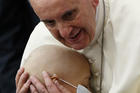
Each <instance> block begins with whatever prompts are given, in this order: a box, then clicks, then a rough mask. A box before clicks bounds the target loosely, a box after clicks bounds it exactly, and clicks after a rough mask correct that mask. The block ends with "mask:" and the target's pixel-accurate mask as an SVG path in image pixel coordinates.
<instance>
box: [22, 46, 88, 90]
mask: <svg viewBox="0 0 140 93" xmlns="http://www.w3.org/2000/svg"><path fill="white" fill-rule="evenodd" d="M23 67H24V68H25V71H26V72H28V73H29V74H30V75H34V76H36V77H37V78H38V79H39V80H40V81H41V82H42V83H43V84H44V79H43V77H42V71H46V72H49V73H50V75H51V76H52V75H53V74H56V75H57V77H58V78H60V79H63V80H65V81H67V82H69V83H71V84H72V85H74V86H77V85H78V84H81V85H84V86H86V87H88V88H89V77H90V68H89V63H88V61H87V59H86V58H85V57H84V56H83V55H82V54H80V53H77V52H76V51H73V50H70V49H67V48H64V47H60V46H55V45H45V46H41V47H39V48H37V49H35V50H34V51H33V52H32V53H31V54H30V56H29V57H28V58H27V60H26V62H25V63H24V65H23ZM57 81H58V82H59V83H60V84H61V85H63V86H64V87H65V88H67V89H68V90H70V91H71V92H72V93H76V88H74V87H72V86H70V85H68V84H66V83H64V82H62V81H60V80H57ZM54 82H55V81H54Z"/></svg>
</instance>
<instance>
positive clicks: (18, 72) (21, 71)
mask: <svg viewBox="0 0 140 93" xmlns="http://www.w3.org/2000/svg"><path fill="white" fill-rule="evenodd" d="M23 72H24V68H20V69H19V70H18V71H17V74H16V87H17V85H18V82H19V79H20V77H21V75H22V73H23Z"/></svg>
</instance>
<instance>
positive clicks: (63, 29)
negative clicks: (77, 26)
mask: <svg viewBox="0 0 140 93" xmlns="http://www.w3.org/2000/svg"><path fill="white" fill-rule="evenodd" d="M71 32H72V27H71V26H65V27H63V26H61V27H59V33H60V35H61V37H63V38H68V37H69V36H70V34H71Z"/></svg>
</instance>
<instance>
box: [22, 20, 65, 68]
mask: <svg viewBox="0 0 140 93" xmlns="http://www.w3.org/2000/svg"><path fill="white" fill-rule="evenodd" d="M44 44H55V45H60V46H63V45H62V44H61V43H60V42H59V41H57V40H56V39H55V38H54V37H53V36H52V35H51V33H50V32H49V31H48V29H47V28H46V26H45V25H44V23H43V22H40V23H39V24H38V25H37V26H36V27H35V29H34V30H33V32H32V34H31V35H30V38H29V40H28V43H27V45H26V48H25V50H24V54H23V57H22V61H21V66H22V64H23V63H24V61H25V60H26V58H27V57H28V56H29V54H30V53H31V52H32V51H33V50H34V49H35V48H37V47H39V46H42V45H44Z"/></svg>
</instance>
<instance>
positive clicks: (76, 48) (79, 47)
mask: <svg viewBox="0 0 140 93" xmlns="http://www.w3.org/2000/svg"><path fill="white" fill-rule="evenodd" d="M71 48H73V49H75V50H81V49H84V48H86V46H85V45H81V46H80V45H77V46H76V45H74V46H71Z"/></svg>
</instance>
